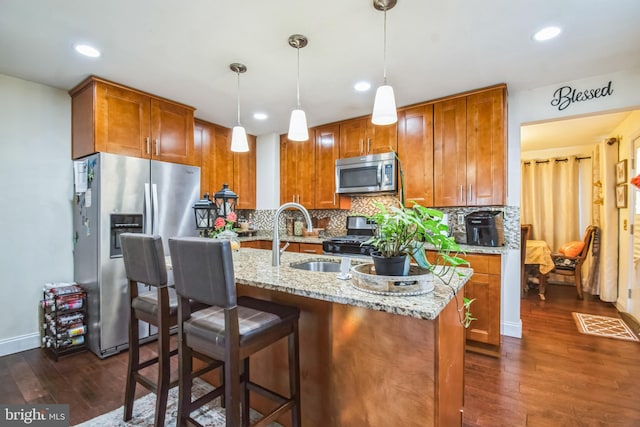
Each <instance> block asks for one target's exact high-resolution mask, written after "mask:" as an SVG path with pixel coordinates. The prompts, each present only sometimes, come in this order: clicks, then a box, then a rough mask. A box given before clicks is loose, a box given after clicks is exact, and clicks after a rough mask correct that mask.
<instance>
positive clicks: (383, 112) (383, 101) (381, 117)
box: [371, 85, 398, 125]
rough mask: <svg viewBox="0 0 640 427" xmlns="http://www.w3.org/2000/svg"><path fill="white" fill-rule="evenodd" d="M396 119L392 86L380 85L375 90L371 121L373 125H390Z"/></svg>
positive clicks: (396, 113)
mask: <svg viewBox="0 0 640 427" xmlns="http://www.w3.org/2000/svg"><path fill="white" fill-rule="evenodd" d="M397 121H398V112H397V111H396V99H395V96H394V95H393V88H392V87H391V86H389V85H382V86H380V87H379V88H378V90H376V99H375V100H374V101H373V115H372V116H371V122H372V123H373V124H374V125H390V124H393V123H395V122H397Z"/></svg>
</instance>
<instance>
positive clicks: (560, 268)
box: [550, 225, 596, 299]
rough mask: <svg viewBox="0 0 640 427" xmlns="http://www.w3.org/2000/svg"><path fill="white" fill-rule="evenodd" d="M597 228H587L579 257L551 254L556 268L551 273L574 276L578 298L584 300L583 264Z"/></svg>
mask: <svg viewBox="0 0 640 427" xmlns="http://www.w3.org/2000/svg"><path fill="white" fill-rule="evenodd" d="M595 229H596V227H595V226H593V225H590V226H588V227H587V229H586V230H585V233H584V238H583V241H584V247H583V248H582V251H580V253H579V254H578V255H577V256H574V257H570V256H566V255H562V254H559V253H553V254H551V258H553V263H554V264H555V268H554V269H553V270H551V271H550V273H553V274H559V275H562V276H573V278H574V279H575V282H576V290H577V292H578V298H580V299H582V298H583V297H582V264H583V263H584V260H585V259H586V258H587V254H588V253H589V247H590V246H591V240H592V239H593V233H594V231H595Z"/></svg>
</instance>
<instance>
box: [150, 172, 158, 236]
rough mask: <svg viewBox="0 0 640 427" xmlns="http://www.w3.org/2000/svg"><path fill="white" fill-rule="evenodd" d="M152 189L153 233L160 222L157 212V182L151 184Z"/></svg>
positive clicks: (156, 231)
mask: <svg viewBox="0 0 640 427" xmlns="http://www.w3.org/2000/svg"><path fill="white" fill-rule="evenodd" d="M151 188H152V191H153V200H152V202H151V203H152V205H153V234H158V227H159V224H160V217H159V213H158V184H151Z"/></svg>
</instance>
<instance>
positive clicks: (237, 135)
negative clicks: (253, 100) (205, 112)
mask: <svg viewBox="0 0 640 427" xmlns="http://www.w3.org/2000/svg"><path fill="white" fill-rule="evenodd" d="M229 68H230V69H231V71H233V72H235V73H236V74H237V75H238V92H237V93H238V124H237V125H236V126H234V127H233V131H232V133H231V151H234V152H237V153H244V152H247V151H249V142H248V141H247V132H246V131H245V130H244V128H243V127H242V126H241V125H240V73H244V72H245V71H247V67H246V66H245V65H244V64H238V63H237V62H234V63H233V64H231V65H229Z"/></svg>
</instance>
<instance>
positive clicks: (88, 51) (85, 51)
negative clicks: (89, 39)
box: [74, 44, 100, 58]
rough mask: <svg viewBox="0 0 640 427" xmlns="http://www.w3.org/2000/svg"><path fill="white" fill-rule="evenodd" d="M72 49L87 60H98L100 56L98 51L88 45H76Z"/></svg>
mask: <svg viewBox="0 0 640 427" xmlns="http://www.w3.org/2000/svg"><path fill="white" fill-rule="evenodd" d="M74 48H75V49H76V52H78V53H79V54H81V55H84V56H88V57H89V58H98V57H99V56H100V51H99V50H98V49H96V48H95V47H93V46H89V45H88V44H77V45H75V46H74Z"/></svg>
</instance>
